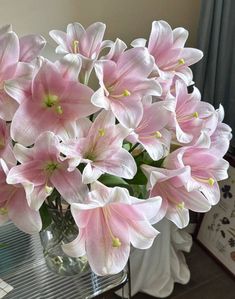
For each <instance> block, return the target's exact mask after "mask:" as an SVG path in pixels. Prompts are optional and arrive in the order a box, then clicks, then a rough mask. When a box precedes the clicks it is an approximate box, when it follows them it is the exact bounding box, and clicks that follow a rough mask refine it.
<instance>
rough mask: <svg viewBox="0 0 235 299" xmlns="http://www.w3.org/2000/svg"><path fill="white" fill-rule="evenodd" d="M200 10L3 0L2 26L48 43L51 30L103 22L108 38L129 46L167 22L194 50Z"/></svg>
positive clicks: (122, 2)
mask: <svg viewBox="0 0 235 299" xmlns="http://www.w3.org/2000/svg"><path fill="white" fill-rule="evenodd" d="M199 9H200V0H0V24H1V25H4V24H7V23H12V24H13V26H14V30H15V31H16V32H17V33H18V34H19V35H22V34H26V33H41V34H43V35H44V36H45V37H46V38H47V39H48V40H49V37H48V34H47V33H48V31H49V30H50V29H59V28H60V29H63V30H64V29H65V27H66V25H67V24H68V23H70V22H74V21H78V22H80V23H82V24H83V25H84V26H87V25H89V24H91V23H93V22H95V21H103V22H104V23H106V24H107V31H106V36H105V37H106V38H109V39H115V38H116V37H119V38H121V39H123V40H124V41H125V42H127V43H128V42H130V41H132V40H133V39H134V38H137V37H146V38H147V37H148V35H149V32H150V29H151V22H152V21H153V20H159V19H164V20H166V21H168V22H169V23H170V24H171V26H172V27H173V28H174V27H177V26H182V27H185V28H186V29H188V30H189V32H190V37H189V42H188V45H191V46H194V45H195V41H196V30H197V24H198V17H199ZM49 43H50V44H51V45H52V44H53V42H52V41H50V42H49Z"/></svg>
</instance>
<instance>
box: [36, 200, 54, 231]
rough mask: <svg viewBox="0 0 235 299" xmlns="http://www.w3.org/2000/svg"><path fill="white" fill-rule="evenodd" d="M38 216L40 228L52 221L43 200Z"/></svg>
mask: <svg viewBox="0 0 235 299" xmlns="http://www.w3.org/2000/svg"><path fill="white" fill-rule="evenodd" d="M39 212H40V216H41V219H42V230H43V229H45V228H47V227H48V226H49V225H50V224H51V221H52V218H51V215H50V213H49V212H48V206H47V205H46V203H45V202H44V203H43V205H42V206H41V208H40V210H39Z"/></svg>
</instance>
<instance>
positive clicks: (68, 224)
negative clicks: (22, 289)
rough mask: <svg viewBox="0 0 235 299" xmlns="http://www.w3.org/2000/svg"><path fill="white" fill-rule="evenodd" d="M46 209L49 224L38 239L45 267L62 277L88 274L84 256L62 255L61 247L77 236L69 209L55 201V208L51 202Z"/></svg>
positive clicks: (87, 264)
mask: <svg viewBox="0 0 235 299" xmlns="http://www.w3.org/2000/svg"><path fill="white" fill-rule="evenodd" d="M46 209H47V215H48V217H49V219H50V224H49V225H48V226H47V227H46V228H45V229H43V230H42V231H41V232H40V239H41V244H42V247H43V254H44V258H45V261H46V264H47V267H48V268H49V269H50V270H51V271H52V272H54V273H56V274H59V275H63V276H67V275H75V274H84V273H86V272H88V271H89V270H90V267H89V263H88V261H87V258H86V257H85V256H84V257H78V258H74V257H70V256H68V255H67V254H65V253H64V251H63V249H62V246H61V245H63V244H67V243H69V242H71V241H73V240H74V239H75V238H76V237H77V235H78V228H77V226H76V224H75V222H74V219H73V217H72V214H71V212H70V207H69V206H68V205H65V204H61V201H59V204H58V201H56V204H55V206H52V202H51V203H50V206H47V207H46Z"/></svg>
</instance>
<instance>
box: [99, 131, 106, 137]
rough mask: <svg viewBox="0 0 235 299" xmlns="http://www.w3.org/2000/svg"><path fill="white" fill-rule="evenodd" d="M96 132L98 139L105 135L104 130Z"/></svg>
mask: <svg viewBox="0 0 235 299" xmlns="http://www.w3.org/2000/svg"><path fill="white" fill-rule="evenodd" d="M98 132H99V136H100V137H103V136H104V135H105V129H99V130H98Z"/></svg>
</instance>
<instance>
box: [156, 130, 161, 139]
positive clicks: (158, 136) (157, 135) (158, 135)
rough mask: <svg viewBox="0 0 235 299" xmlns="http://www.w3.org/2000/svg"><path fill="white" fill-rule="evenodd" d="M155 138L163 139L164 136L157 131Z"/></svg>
mask: <svg viewBox="0 0 235 299" xmlns="http://www.w3.org/2000/svg"><path fill="white" fill-rule="evenodd" d="M154 136H155V137H156V138H162V134H161V132H159V131H156V132H155V134H154Z"/></svg>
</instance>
